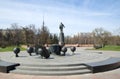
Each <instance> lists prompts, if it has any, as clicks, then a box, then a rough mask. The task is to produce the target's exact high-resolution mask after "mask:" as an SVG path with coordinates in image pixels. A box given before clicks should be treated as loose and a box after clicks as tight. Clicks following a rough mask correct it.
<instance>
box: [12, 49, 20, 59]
mask: <svg viewBox="0 0 120 79" xmlns="http://www.w3.org/2000/svg"><path fill="white" fill-rule="evenodd" d="M13 52H14V53H15V56H16V57H19V56H18V53H20V48H18V47H16V48H14V49H13Z"/></svg>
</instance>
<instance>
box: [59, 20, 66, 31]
mask: <svg viewBox="0 0 120 79" xmlns="http://www.w3.org/2000/svg"><path fill="white" fill-rule="evenodd" d="M63 27H64V28H65V26H64V24H63V23H62V22H61V23H60V26H59V29H60V31H61V32H63Z"/></svg>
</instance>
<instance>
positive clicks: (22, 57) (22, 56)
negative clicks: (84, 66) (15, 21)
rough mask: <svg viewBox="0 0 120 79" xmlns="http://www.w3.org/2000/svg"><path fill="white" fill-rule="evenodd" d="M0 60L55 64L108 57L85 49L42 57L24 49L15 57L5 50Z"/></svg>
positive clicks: (92, 60) (82, 61)
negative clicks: (63, 54) (73, 52)
mask: <svg viewBox="0 0 120 79" xmlns="http://www.w3.org/2000/svg"><path fill="white" fill-rule="evenodd" d="M0 57H1V60H4V61H8V62H14V63H20V64H43V65H48V64H49V65H50V64H52V65H54V64H55V65H56V64H78V63H79V64H80V63H90V62H99V61H103V60H106V59H108V58H110V57H109V56H106V55H104V54H101V53H94V52H85V51H76V52H75V55H72V52H71V51H70V50H68V51H67V52H66V56H57V55H52V54H51V55H50V58H48V59H42V58H41V56H40V55H36V54H35V53H32V56H29V54H28V53H27V52H26V51H21V52H20V53H19V57H15V54H14V53H13V52H6V53H1V54H0Z"/></svg>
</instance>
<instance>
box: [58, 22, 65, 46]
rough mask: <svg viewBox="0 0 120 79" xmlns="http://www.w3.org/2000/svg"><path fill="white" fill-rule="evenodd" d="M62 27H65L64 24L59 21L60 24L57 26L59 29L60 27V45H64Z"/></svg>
mask: <svg viewBox="0 0 120 79" xmlns="http://www.w3.org/2000/svg"><path fill="white" fill-rule="evenodd" d="M63 27H64V28H65V26H64V25H63V23H62V22H61V23H60V26H59V29H60V34H59V45H61V46H62V47H63V46H64V45H65V42H64V33H63Z"/></svg>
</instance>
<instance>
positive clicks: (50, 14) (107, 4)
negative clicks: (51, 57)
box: [0, 0, 120, 35]
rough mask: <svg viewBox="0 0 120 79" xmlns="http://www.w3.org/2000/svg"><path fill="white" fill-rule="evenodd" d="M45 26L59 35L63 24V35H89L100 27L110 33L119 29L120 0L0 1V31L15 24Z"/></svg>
mask: <svg viewBox="0 0 120 79" xmlns="http://www.w3.org/2000/svg"><path fill="white" fill-rule="evenodd" d="M43 16H44V21H45V25H46V26H47V27H48V28H49V30H50V32H51V33H59V24H60V22H62V23H63V24H64V25H65V29H64V32H65V34H67V35H72V34H76V33H78V32H91V31H92V30H93V29H95V28H98V27H103V28H104V29H106V30H108V31H111V32H113V31H114V30H116V29H117V28H118V27H120V0H0V29H4V28H10V26H11V24H12V23H18V25H22V26H24V27H25V25H29V24H35V25H36V28H40V27H41V25H42V21H43Z"/></svg>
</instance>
